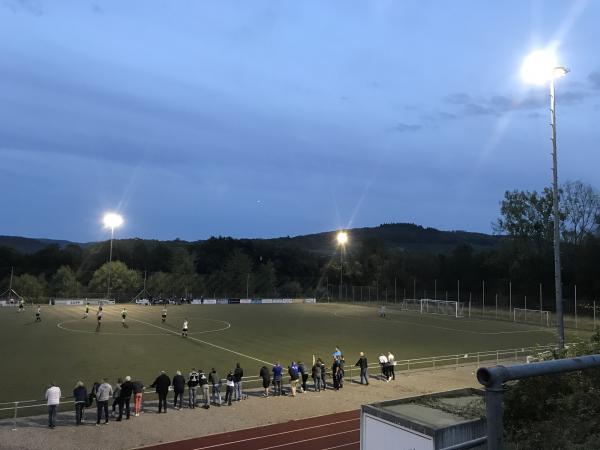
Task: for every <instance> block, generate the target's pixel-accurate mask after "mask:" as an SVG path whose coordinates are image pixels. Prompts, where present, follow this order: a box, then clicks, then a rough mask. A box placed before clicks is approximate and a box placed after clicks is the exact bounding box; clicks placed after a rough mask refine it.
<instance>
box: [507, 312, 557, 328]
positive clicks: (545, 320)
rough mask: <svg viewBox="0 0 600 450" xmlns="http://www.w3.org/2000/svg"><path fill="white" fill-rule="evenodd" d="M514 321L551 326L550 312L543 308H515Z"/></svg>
mask: <svg viewBox="0 0 600 450" xmlns="http://www.w3.org/2000/svg"><path fill="white" fill-rule="evenodd" d="M513 322H523V323H539V324H541V325H545V326H547V327H549V326H550V313H549V311H544V310H543V309H525V308H514V309H513Z"/></svg>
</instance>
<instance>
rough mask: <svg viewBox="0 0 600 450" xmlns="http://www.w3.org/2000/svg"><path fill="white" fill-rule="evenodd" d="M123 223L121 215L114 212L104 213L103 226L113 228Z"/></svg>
mask: <svg viewBox="0 0 600 450" xmlns="http://www.w3.org/2000/svg"><path fill="white" fill-rule="evenodd" d="M121 225H123V217H122V216H121V215H119V214H115V213H107V214H105V215H104V226H105V227H106V228H110V229H112V230H114V229H115V228H117V227H120V226H121Z"/></svg>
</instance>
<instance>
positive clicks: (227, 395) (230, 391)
mask: <svg viewBox="0 0 600 450" xmlns="http://www.w3.org/2000/svg"><path fill="white" fill-rule="evenodd" d="M226 382H227V389H226V391H225V403H227V405H228V406H231V398H232V397H233V387H234V386H235V382H234V381H233V372H232V371H231V370H230V371H229V373H228V374H227V380H226Z"/></svg>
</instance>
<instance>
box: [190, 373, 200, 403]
mask: <svg viewBox="0 0 600 450" xmlns="http://www.w3.org/2000/svg"><path fill="white" fill-rule="evenodd" d="M199 379H200V376H199V375H198V372H197V371H196V369H195V368H192V371H191V372H190V374H189V376H188V406H189V407H190V408H191V409H194V408H195V407H196V392H197V390H198V381H199Z"/></svg>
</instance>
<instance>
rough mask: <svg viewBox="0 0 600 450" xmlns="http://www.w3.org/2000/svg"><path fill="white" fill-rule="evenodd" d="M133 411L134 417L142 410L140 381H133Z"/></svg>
mask: <svg viewBox="0 0 600 450" xmlns="http://www.w3.org/2000/svg"><path fill="white" fill-rule="evenodd" d="M132 384H133V397H134V403H133V412H134V414H135V416H136V417H139V415H140V412H141V411H142V395H143V394H144V383H142V382H141V381H133V382H132Z"/></svg>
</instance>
